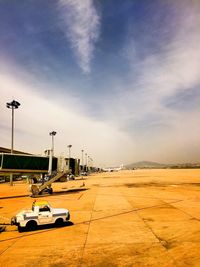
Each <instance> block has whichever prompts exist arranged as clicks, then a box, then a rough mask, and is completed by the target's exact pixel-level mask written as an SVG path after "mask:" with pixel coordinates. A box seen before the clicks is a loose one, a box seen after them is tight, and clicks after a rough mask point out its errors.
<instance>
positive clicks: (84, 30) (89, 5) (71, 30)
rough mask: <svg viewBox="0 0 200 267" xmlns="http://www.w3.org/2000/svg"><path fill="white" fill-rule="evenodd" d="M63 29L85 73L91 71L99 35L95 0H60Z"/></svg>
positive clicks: (98, 17) (98, 19) (98, 18)
mask: <svg viewBox="0 0 200 267" xmlns="http://www.w3.org/2000/svg"><path fill="white" fill-rule="evenodd" d="M59 8H60V10H61V14H62V20H63V27H65V28H66V29H63V31H65V34H66V37H67V38H68V39H69V41H70V43H71V46H72V48H73V49H74V52H75V55H76V57H77V58H78V61H79V65H80V67H81V69H82V70H83V72H84V73H89V72H90V62H91V59H92V56H93V52H94V44H95V42H96V41H97V39H98V37H99V28H100V16H99V14H98V13H97V10H96V9H95V6H94V4H93V0H84V1H82V0H59Z"/></svg>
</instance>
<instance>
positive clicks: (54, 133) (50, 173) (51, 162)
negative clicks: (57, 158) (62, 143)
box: [48, 131, 56, 175]
mask: <svg viewBox="0 0 200 267" xmlns="http://www.w3.org/2000/svg"><path fill="white" fill-rule="evenodd" d="M49 135H50V136H51V137H52V142H51V149H50V153H49V170H48V174H49V175H52V164H53V156H54V136H55V135H56V132H55V131H52V132H50V133H49Z"/></svg>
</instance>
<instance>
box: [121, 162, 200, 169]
mask: <svg viewBox="0 0 200 267" xmlns="http://www.w3.org/2000/svg"><path fill="white" fill-rule="evenodd" d="M124 168H125V169H133V168H139V169H145V168H146V169H151V168H152V169H164V168H171V169H194V168H200V163H178V164H163V163H158V162H152V161H139V162H135V163H131V164H127V165H125V166H124Z"/></svg>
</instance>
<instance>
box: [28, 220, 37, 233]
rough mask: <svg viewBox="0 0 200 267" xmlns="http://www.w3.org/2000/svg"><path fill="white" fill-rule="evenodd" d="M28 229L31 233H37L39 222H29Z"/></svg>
mask: <svg viewBox="0 0 200 267" xmlns="http://www.w3.org/2000/svg"><path fill="white" fill-rule="evenodd" d="M26 228H27V230H29V231H35V230H36V229H37V222H36V221H29V222H27V224H26Z"/></svg>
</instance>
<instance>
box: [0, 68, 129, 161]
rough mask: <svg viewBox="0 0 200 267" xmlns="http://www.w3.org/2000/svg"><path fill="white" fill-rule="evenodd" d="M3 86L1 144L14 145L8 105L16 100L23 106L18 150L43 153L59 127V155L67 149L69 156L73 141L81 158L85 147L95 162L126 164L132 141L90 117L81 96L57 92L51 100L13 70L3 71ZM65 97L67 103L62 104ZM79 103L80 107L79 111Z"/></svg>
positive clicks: (17, 123) (19, 114)
mask: <svg viewBox="0 0 200 267" xmlns="http://www.w3.org/2000/svg"><path fill="white" fill-rule="evenodd" d="M0 85H1V89H2V88H3V91H1V99H0V114H1V129H2V131H1V132H0V140H1V146H4V147H10V140H11V111H10V110H8V109H7V108H6V102H9V101H12V99H16V100H17V101H19V102H20V103H21V106H20V108H19V109H18V110H16V111H15V142H14V148H15V149H18V150H22V151H27V152H32V153H36V154H38V153H39V154H40V153H43V151H44V150H45V149H48V148H49V147H50V145H51V138H50V136H49V132H50V131H52V130H55V131H57V135H56V137H55V152H56V155H60V154H61V153H62V152H64V155H65V156H67V151H68V149H67V145H68V144H72V145H73V146H72V156H74V157H79V158H81V149H84V150H85V152H87V153H88V155H90V156H91V157H92V158H93V159H94V164H101V165H103V163H104V164H106V165H107V164H108V165H109V164H111V165H112V164H120V163H122V162H121V158H122V155H125V154H126V146H129V147H130V143H132V141H131V140H130V138H129V137H128V136H127V135H126V134H124V133H122V132H120V131H119V130H117V129H116V128H115V127H113V126H110V125H109V124H106V123H104V122H98V121H96V120H94V119H91V118H89V117H87V116H86V115H85V114H84V112H83V108H80V107H81V105H82V104H81V102H79V100H78V99H73V98H71V97H70V96H69V95H67V94H66V95H65V94H63V95H62V96H61V97H62V99H60V100H59V97H58V95H57V94H56V92H55V95H54V94H53V95H52V93H51V98H48V99H47V98H46V97H45V96H44V95H42V93H40V91H41V92H42V91H43V90H44V89H45V88H44V87H42V86H41V87H38V88H37V91H36V88H35V86H33V85H32V84H31V82H30V80H29V81H25V80H24V79H20V78H19V77H16V76H15V75H14V74H13V73H12V74H11V73H4V74H3V73H1V74H0ZM47 86H48V85H47ZM63 99H65V105H60V104H59V103H60V102H61V101H62V100H63ZM75 102H76V105H77V106H79V108H77V110H76V108H75V107H74V103H75ZM81 111H82V113H81ZM119 151H120V153H119Z"/></svg>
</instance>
